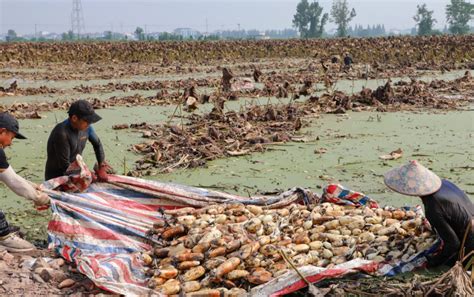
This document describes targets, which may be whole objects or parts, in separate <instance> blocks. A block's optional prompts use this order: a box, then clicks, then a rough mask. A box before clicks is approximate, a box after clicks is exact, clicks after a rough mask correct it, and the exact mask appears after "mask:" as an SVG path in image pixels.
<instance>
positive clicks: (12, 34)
mask: <svg viewBox="0 0 474 297" xmlns="http://www.w3.org/2000/svg"><path fill="white" fill-rule="evenodd" d="M17 39H18V36H17V35H16V32H15V30H13V29H9V30H8V32H7V37H6V41H15V40H17Z"/></svg>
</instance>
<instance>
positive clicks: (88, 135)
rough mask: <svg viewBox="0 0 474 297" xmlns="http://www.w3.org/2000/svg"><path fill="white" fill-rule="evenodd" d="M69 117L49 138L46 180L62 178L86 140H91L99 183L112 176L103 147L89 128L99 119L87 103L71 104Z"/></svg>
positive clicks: (80, 152)
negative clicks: (109, 175) (108, 175)
mask: <svg viewBox="0 0 474 297" xmlns="http://www.w3.org/2000/svg"><path fill="white" fill-rule="evenodd" d="M68 114H69V118H68V119H67V120H65V121H64V122H62V123H59V124H57V125H56V127H54V129H53V131H51V134H50V136H49V139H48V147H47V151H48V158H47V160H46V169H45V179H46V180H49V179H52V178H55V177H59V176H63V175H65V174H66V170H67V169H68V167H69V165H71V163H72V162H74V161H75V160H76V156H77V155H78V154H79V155H82V151H83V150H84V148H85V147H86V144H87V141H90V143H92V146H93V147H94V152H95V156H96V159H97V167H96V174H97V176H98V178H99V180H101V181H106V180H107V174H109V173H112V171H113V169H112V168H111V167H110V166H109V165H108V164H107V162H106V161H105V154H104V148H103V147H102V143H101V142H100V139H99V137H98V136H97V134H96V133H95V130H94V128H93V127H92V124H94V123H97V122H98V121H100V120H101V119H102V118H101V117H100V116H99V115H98V114H96V113H95V111H94V107H93V106H92V104H90V103H89V102H87V101H86V100H78V101H76V102H74V103H73V104H71V106H70V107H69V111H68Z"/></svg>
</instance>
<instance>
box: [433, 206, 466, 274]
mask: <svg viewBox="0 0 474 297" xmlns="http://www.w3.org/2000/svg"><path fill="white" fill-rule="evenodd" d="M430 223H431V225H432V227H433V228H434V229H435V230H436V232H437V233H438V236H439V237H440V238H441V239H442V240H443V248H442V250H441V251H440V252H439V253H438V254H436V255H433V256H428V257H427V259H428V266H430V267H435V266H439V265H444V264H451V263H453V261H455V259H456V257H457V255H458V253H459V249H460V246H461V243H460V241H459V238H458V237H457V235H456V232H454V230H453V228H452V227H451V226H450V225H449V223H448V222H447V221H446V220H445V219H444V217H443V216H442V215H439V216H438V217H437V218H435V219H434V220H430Z"/></svg>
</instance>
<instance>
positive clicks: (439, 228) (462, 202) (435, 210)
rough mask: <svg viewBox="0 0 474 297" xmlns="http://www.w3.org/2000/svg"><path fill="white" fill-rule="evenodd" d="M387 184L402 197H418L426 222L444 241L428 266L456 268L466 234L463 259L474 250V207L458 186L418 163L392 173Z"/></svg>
mask: <svg viewBox="0 0 474 297" xmlns="http://www.w3.org/2000/svg"><path fill="white" fill-rule="evenodd" d="M384 181H385V184H386V185H387V186H388V187H389V188H390V189H392V190H394V191H396V192H398V193H400V194H404V195H409V196H419V197H420V198H421V201H422V202H423V205H424V207H425V214H426V218H427V219H428V221H429V222H430V224H431V226H432V227H433V228H434V229H435V230H436V232H437V233H438V235H439V237H440V238H441V239H442V240H443V243H444V245H443V248H442V250H441V252H439V253H438V254H437V255H434V256H430V257H429V258H428V266H430V267H433V266H438V265H449V266H452V265H454V263H455V262H456V260H457V259H458V258H459V252H460V250H461V248H463V247H462V246H461V244H462V241H463V238H464V234H465V233H466V232H468V235H467V239H466V242H465V245H464V247H465V252H464V255H467V254H468V253H469V252H470V251H472V250H473V249H474V221H473V218H474V204H473V203H472V201H471V200H470V199H469V197H468V196H467V195H466V194H465V193H464V192H463V191H462V190H461V189H459V188H458V187H457V186H456V185H454V184H453V183H451V182H450V181H448V180H445V179H443V180H441V179H440V178H439V177H438V176H437V175H436V174H434V173H433V172H432V171H430V170H428V169H427V168H425V167H423V166H422V165H420V164H419V163H418V162H416V161H411V162H410V163H408V164H406V165H403V166H401V167H399V168H395V169H392V170H390V171H389V172H387V173H386V174H385V178H384Z"/></svg>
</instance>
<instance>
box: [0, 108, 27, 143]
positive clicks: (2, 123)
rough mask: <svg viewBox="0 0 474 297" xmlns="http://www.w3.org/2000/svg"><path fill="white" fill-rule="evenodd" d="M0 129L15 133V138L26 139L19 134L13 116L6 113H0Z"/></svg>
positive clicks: (17, 125) (18, 126)
mask: <svg viewBox="0 0 474 297" xmlns="http://www.w3.org/2000/svg"><path fill="white" fill-rule="evenodd" d="M0 128H5V129H7V130H8V131H10V132H13V133H15V138H18V139H26V137H25V136H24V135H23V134H21V133H20V125H19V124H18V121H17V120H16V119H15V117H14V116H12V115H11V114H9V113H7V112H1V113H0Z"/></svg>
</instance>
